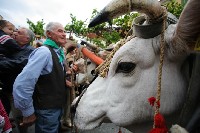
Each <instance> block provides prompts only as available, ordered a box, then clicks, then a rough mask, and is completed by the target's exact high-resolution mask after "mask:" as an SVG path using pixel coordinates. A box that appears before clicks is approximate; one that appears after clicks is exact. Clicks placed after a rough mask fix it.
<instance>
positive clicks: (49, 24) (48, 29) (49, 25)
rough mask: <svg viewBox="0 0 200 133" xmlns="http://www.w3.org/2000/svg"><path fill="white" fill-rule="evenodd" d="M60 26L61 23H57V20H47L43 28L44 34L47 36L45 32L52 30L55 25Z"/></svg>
mask: <svg viewBox="0 0 200 133" xmlns="http://www.w3.org/2000/svg"><path fill="white" fill-rule="evenodd" d="M60 25H61V26H62V24H60V23H58V22H49V23H48V24H47V26H46V29H45V32H44V35H45V36H47V34H46V32H47V31H52V30H54V29H55V28H56V27H57V26H60Z"/></svg>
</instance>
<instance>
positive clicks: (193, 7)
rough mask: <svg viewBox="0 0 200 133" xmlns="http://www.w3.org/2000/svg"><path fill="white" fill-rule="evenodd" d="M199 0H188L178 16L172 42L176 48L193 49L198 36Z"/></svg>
mask: <svg viewBox="0 0 200 133" xmlns="http://www.w3.org/2000/svg"><path fill="white" fill-rule="evenodd" d="M199 7H200V0H189V1H188V2H187V4H186V5H185V8H184V10H183V12H182V14H181V16H180V19H179V22H178V24H177V27H176V31H175V34H174V36H173V39H172V41H173V42H172V43H173V44H175V46H174V47H175V48H176V50H178V51H179V52H184V51H185V50H186V49H188V48H191V49H193V48H194V46H195V43H196V41H197V39H198V37H200V19H199V18H200V9H199ZM185 48H186V49H185Z"/></svg>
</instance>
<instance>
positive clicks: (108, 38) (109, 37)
mask: <svg viewBox="0 0 200 133" xmlns="http://www.w3.org/2000/svg"><path fill="white" fill-rule="evenodd" d="M102 36H103V39H104V41H105V42H106V44H107V45H109V44H111V43H116V42H117V41H119V39H120V38H121V37H120V33H119V32H117V31H112V32H107V31H105V32H103V34H102Z"/></svg>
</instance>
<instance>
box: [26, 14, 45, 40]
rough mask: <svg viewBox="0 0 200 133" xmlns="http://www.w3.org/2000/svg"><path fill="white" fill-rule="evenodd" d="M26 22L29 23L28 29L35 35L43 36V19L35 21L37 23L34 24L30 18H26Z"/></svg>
mask: <svg viewBox="0 0 200 133" xmlns="http://www.w3.org/2000/svg"><path fill="white" fill-rule="evenodd" d="M27 24H28V25H29V29H31V30H32V31H33V32H34V33H35V34H36V35H40V36H44V28H43V26H44V25H45V23H44V22H43V19H42V20H41V21H37V23H36V24H34V23H33V22H32V21H31V20H29V19H28V18H27Z"/></svg>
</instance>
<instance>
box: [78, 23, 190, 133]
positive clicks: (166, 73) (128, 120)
mask: <svg viewBox="0 0 200 133" xmlns="http://www.w3.org/2000/svg"><path fill="white" fill-rule="evenodd" d="M173 31H174V26H169V27H168V29H167V32H165V33H166V34H165V36H166V37H167V38H168V39H170V37H171V35H172V32H173ZM159 45H160V36H157V37H155V38H150V39H142V38H137V37H136V38H133V39H132V40H130V41H129V42H127V43H126V44H125V45H123V46H122V47H121V48H120V49H119V50H118V51H117V52H116V53H115V55H114V57H113V59H112V62H111V64H110V68H109V72H108V75H107V77H106V78H102V77H98V78H97V79H96V80H95V81H94V82H93V83H92V84H91V85H90V86H89V88H88V89H87V91H86V92H85V94H84V95H83V97H82V98H81V100H80V102H79V104H78V107H77V111H76V116H75V124H76V126H77V128H79V129H84V130H87V129H93V128H95V127H97V126H99V125H100V124H101V122H102V120H103V119H104V118H105V117H108V118H109V119H110V120H111V121H112V122H113V123H115V124H116V125H119V126H128V125H131V126H132V127H133V128H134V127H135V128H136V127H137V128H138V129H139V130H137V132H139V133H142V132H144V133H146V132H147V131H148V130H150V128H152V126H153V115H154V109H153V107H151V106H150V105H149V103H148V98H150V97H152V96H156V91H157V76H158V66H159V54H158V53H159V52H158V50H159ZM168 47H170V46H168ZM166 53H167V54H165V59H164V66H163V73H162V75H163V76H162V94H161V108H160V111H161V113H162V114H163V115H165V116H167V118H170V117H169V116H171V115H172V114H174V113H175V112H176V111H177V110H178V109H179V108H180V107H181V106H182V103H183V102H182V101H183V100H184V95H185V92H186V86H187V85H186V81H185V80H184V77H183V74H182V73H181V71H180V70H181V64H182V63H183V60H171V57H172V55H170V54H171V53H170V48H169V49H167V50H166ZM182 58H184V57H182ZM120 62H133V63H135V64H136V67H135V69H134V71H132V72H131V73H121V72H119V73H116V69H117V66H118V64H119V63H120ZM147 122H149V123H150V127H148V128H147V129H145V126H146V125H145V123H147ZM173 122H174V124H175V123H176V122H175V121H173ZM173 122H172V123H171V122H170V121H169V122H168V124H169V125H170V126H171V124H173ZM138 123H139V125H141V126H142V125H143V127H141V126H138ZM141 129H144V130H141ZM134 130H135V129H134ZM135 131H136V130H135Z"/></svg>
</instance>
